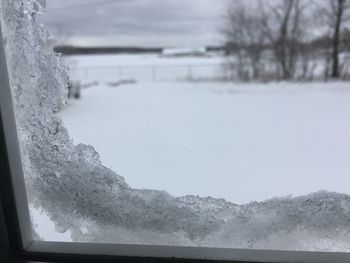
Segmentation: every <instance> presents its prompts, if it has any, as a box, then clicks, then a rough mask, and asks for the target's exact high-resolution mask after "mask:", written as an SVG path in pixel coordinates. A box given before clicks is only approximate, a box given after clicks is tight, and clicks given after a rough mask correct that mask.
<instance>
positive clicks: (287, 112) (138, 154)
mask: <svg viewBox="0 0 350 263" xmlns="http://www.w3.org/2000/svg"><path fill="white" fill-rule="evenodd" d="M184 60H186V59H184V58H182V59H179V58H178V59H169V58H156V57H152V56H148V57H147V58H145V57H144V56H138V57H137V56H132V57H131V56H129V59H128V57H127V56H124V57H118V56H109V57H107V56H95V57H75V58H73V57H71V58H70V62H71V61H75V63H76V65H75V67H84V66H91V65H97V64H99V63H100V65H102V64H103V63H107V64H109V65H115V64H116V65H118V66H122V65H125V63H124V62H125V61H129V62H128V63H129V66H134V65H138V64H142V65H145V66H147V67H148V66H151V65H152V66H157V67H158V66H161V65H165V64H166V65H169V64H177V65H186V64H187V65H188V64H196V63H203V64H209V63H208V62H210V63H213V62H215V63H216V65H217V67H216V68H215V69H213V68H212V71H211V74H212V76H214V75H215V74H217V72H218V70H219V69H220V63H219V62H220V60H219V59H218V58H197V59H189V61H186V63H184ZM160 61H161V63H160ZM113 63H115V64H113ZM118 63H119V64H118ZM157 63H158V64H157ZM162 63H163V64H162ZM179 68H181V67H179ZM213 70H214V71H213ZM172 71H173V72H174V75H176V76H180V78H181V74H182V73H180V72H179V71H178V70H176V69H174V68H173V69H172ZM125 72H127V71H124V74H126V73H125ZM89 74H90V75H89V76H88V78H85V77H84V76H83V75H79V74H76V76H79V78H81V79H82V80H84V82H88V81H95V80H96V81H98V85H96V86H92V87H90V88H87V89H84V90H83V91H82V98H81V100H76V101H71V102H70V103H69V105H68V106H67V107H66V108H64V109H63V110H62V111H61V112H60V116H61V117H62V118H63V120H64V123H65V126H66V127H67V128H68V130H69V132H70V135H71V137H72V138H73V139H74V142H75V143H80V142H82V143H87V144H91V145H93V146H94V147H95V148H96V149H97V151H98V152H99V153H100V155H101V159H102V162H103V164H104V165H105V166H107V167H110V168H112V169H113V170H115V171H116V172H117V173H119V174H120V175H122V176H124V177H125V178H126V181H127V183H128V184H130V185H131V186H132V187H136V188H149V189H162V190H166V191H168V192H169V193H171V194H173V195H175V196H181V195H186V194H194V195H200V196H213V197H223V198H226V199H227V200H229V201H232V202H235V203H246V202H250V201H259V200H264V199H267V198H271V197H274V196H285V195H290V194H292V195H301V194H307V193H310V192H314V191H318V190H320V189H325V190H330V191H337V192H344V193H350V184H349V179H348V173H349V171H350V160H349V158H350V157H349V156H350V121H349V118H348V117H347V116H348V115H349V114H350V103H349V101H350V86H349V84H348V83H340V82H339V83H305V84H296V83H273V84H235V83H224V82H214V81H212V82H210V81H207V82H184V81H175V79H173V80H172V81H169V80H170V79H158V80H157V81H152V78H149V79H147V78H145V77H144V76H145V75H147V74H148V73H147V74H140V78H137V75H133V76H131V75H130V76H128V77H125V76H126V75H124V77H125V78H127V79H129V78H133V79H135V80H137V82H136V84H132V85H131V84H130V85H121V86H118V87H113V86H110V85H108V84H107V83H108V82H109V81H111V79H112V81H115V80H118V79H120V78H121V79H122V78H123V76H120V75H111V74H109V75H108V76H109V77H107V76H106V74H107V73H106V71H103V70H101V71H100V72H99V73H96V72H95V73H94V74H92V73H91V72H90V71H89ZM182 75H183V74H182ZM206 75H208V74H207V73H204V74H203V76H204V77H205V76H206ZM160 76H162V75H160ZM107 78H108V81H106V79H107ZM113 78H114V79H113ZM165 80H168V81H165Z"/></svg>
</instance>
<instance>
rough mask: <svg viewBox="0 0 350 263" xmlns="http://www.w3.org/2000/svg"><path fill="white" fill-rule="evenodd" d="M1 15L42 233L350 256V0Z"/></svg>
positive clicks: (95, 2) (205, 2) (200, 1)
mask: <svg viewBox="0 0 350 263" xmlns="http://www.w3.org/2000/svg"><path fill="white" fill-rule="evenodd" d="M1 14H2V16H1V23H2V30H3V32H4V36H5V39H4V43H5V47H6V51H7V59H8V65H9V70H10V80H11V85H12V92H13V100H14V102H15V112H16V120H17V126H18V132H19V141H20V145H21V155H22V162H23V168H24V172H25V179H26V186H27V193H28V197H29V202H30V204H29V206H30V211H31V217H32V221H33V225H34V229H35V231H36V236H37V238H38V239H42V240H45V241H67V242H104V243H105V242H107V243H122V244H157V245H159V244H162V245H164V244H165V245H178V246H209V247H228V248H259V249H286V250H311V251H349V250H350V248H349V241H350V236H349V233H350V231H349V230H350V225H349V219H350V196H349V194H350V184H349V182H350V181H349V179H348V177H349V171H350V160H349V156H350V122H349V118H348V117H347V116H348V115H349V113H350V104H349V100H350V85H349V80H350V24H349V23H350V19H349V16H350V3H349V1H328V0H324V1H317V3H316V2H315V1H309V0H280V1H254V0H252V1H236V0H219V1H218V0H191V1H188V0H178V1H172V0H128V1H127V0H111V1H103V0H89V1H87V0H84V1H83V0H82V1H80V0H79V1H78V0H76V1H74V2H72V1H68V0H60V1H53V0H47V1H46V2H45V1H44V0H30V1H21V0H15V1H10V0H3V1H2V2H1ZM53 50H54V51H55V52H56V54H55V53H54V51H53Z"/></svg>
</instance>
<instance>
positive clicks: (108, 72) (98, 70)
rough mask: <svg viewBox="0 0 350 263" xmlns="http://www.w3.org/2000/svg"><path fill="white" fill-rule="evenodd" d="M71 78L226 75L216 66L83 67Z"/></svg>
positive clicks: (175, 78) (157, 78)
mask: <svg viewBox="0 0 350 263" xmlns="http://www.w3.org/2000/svg"><path fill="white" fill-rule="evenodd" d="M70 72H71V76H72V77H73V78H75V79H79V80H106V81H108V80H131V79H132V80H135V81H151V82H158V81H181V80H183V81H185V80H188V81H195V80H204V79H217V78H222V77H224V75H225V72H224V70H223V66H222V65H221V64H220V63H216V64H186V65H139V66H138V65H132V66H81V67H72V68H70Z"/></svg>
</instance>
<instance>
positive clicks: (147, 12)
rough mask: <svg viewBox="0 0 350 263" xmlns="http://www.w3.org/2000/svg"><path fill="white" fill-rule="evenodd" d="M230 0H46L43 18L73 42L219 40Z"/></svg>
mask: <svg viewBox="0 0 350 263" xmlns="http://www.w3.org/2000/svg"><path fill="white" fill-rule="evenodd" d="M228 1H230V0H74V1H72V0H47V11H46V14H45V15H44V16H42V17H41V19H40V20H41V22H43V23H44V24H46V25H47V27H48V28H49V30H50V32H52V33H53V34H54V35H56V36H58V37H61V38H64V39H65V40H66V41H68V42H70V43H74V44H77V45H105V46H108V45H119V46H124V45H133V46H177V47H188V46H196V47H199V46H206V45H216V44H220V43H221V41H222V37H221V35H220V28H221V25H222V14H223V13H224V11H225V6H226V4H225V3H227V2H228Z"/></svg>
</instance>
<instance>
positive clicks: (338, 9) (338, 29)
mask: <svg viewBox="0 0 350 263" xmlns="http://www.w3.org/2000/svg"><path fill="white" fill-rule="evenodd" d="M319 10H320V13H321V14H322V15H323V16H324V18H325V19H326V23H327V25H328V27H329V30H330V35H331V36H330V37H331V56H330V58H329V60H330V61H331V72H330V76H331V77H332V78H339V77H340V75H341V72H340V61H339V54H340V52H341V42H342V36H341V34H342V30H343V28H344V24H345V22H346V21H349V19H350V17H349V10H350V1H349V0H327V1H326V2H325V4H324V5H322V4H320V8H319Z"/></svg>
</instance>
